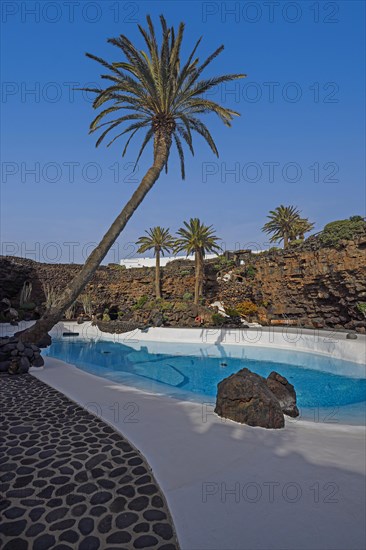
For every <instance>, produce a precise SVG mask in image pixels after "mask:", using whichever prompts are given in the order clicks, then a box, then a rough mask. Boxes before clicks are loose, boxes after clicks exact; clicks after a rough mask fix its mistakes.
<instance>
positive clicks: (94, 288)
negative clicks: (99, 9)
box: [0, 237, 366, 332]
mask: <svg viewBox="0 0 366 550" xmlns="http://www.w3.org/2000/svg"><path fill="white" fill-rule="evenodd" d="M242 262H244V263H242V265H238V266H235V265H234V266H233V265H232V263H233V262H230V261H227V262H225V261H221V262H217V261H210V262H207V265H206V288H205V293H206V304H205V305H206V306H207V305H208V304H209V303H211V302H213V301H216V300H219V301H222V302H223V303H224V304H225V306H228V307H231V308H235V307H236V306H237V304H239V303H240V302H243V301H249V302H252V303H253V304H255V305H256V306H258V313H257V318H258V320H259V321H260V322H261V323H262V324H281V323H293V324H295V323H296V324H299V325H302V326H317V327H322V326H327V327H334V328H337V329H340V328H345V329H355V330H357V331H359V332H365V331H366V318H365V316H366V238H365V237H361V238H360V239H358V240H357V241H343V242H341V243H340V245H339V246H338V248H337V249H335V248H326V247H324V248H320V249H317V250H306V249H302V248H299V249H293V250H287V251H283V250H276V251H269V252H265V253H262V254H251V253H248V254H246V255H244V258H243V259H242ZM78 269H80V266H78V265H65V264H61V265H60V264H56V265H54V264H41V263H37V262H34V261H32V260H27V259H21V258H16V257H0V282H1V284H0V301H1V300H3V299H4V298H6V299H7V300H10V302H11V306H12V307H13V308H14V309H15V310H17V311H18V312H19V314H20V317H21V318H31V317H33V318H34V317H37V316H38V315H39V314H41V313H42V310H43V308H44V303H45V300H46V297H45V285H46V286H47V285H48V288H52V289H54V290H55V291H56V292H59V291H60V290H62V288H63V287H64V286H65V284H66V283H67V282H68V281H69V280H70V278H72V277H73V275H74V274H75V273H76V272H77V271H78ZM162 276H163V281H162V291H163V296H164V300H163V301H162V302H160V303H159V304H157V303H155V302H154V298H153V296H154V283H153V281H154V269H152V268H142V269H131V270H126V269H123V268H121V267H120V266H117V265H114V264H113V265H108V266H102V267H100V268H99V269H98V271H97V273H96V274H95V276H94V277H93V279H92V281H91V283H90V284H89V285H88V286H87V288H86V289H85V293H86V294H87V295H88V296H89V297H90V299H91V300H92V309H93V312H94V313H98V314H99V316H100V317H102V316H103V315H104V316H105V317H106V316H107V315H110V316H111V318H112V319H113V318H116V317H117V316H118V315H119V317H125V316H127V317H129V318H130V319H131V318H135V319H140V320H143V321H146V320H148V319H149V318H151V315H152V312H153V313H154V314H155V313H156V311H160V312H161V313H162V315H163V317H162V318H163V319H164V322H165V324H168V325H169V324H170V325H182V326H190V325H192V324H194V319H195V316H196V315H197V314H200V315H201V314H202V311H201V310H202V308H201V310H200V309H199V308H195V307H194V306H193V305H192V294H193V291H194V265H193V262H190V261H186V260H177V261H174V262H171V263H170V264H168V265H167V266H166V267H165V268H163V269H162ZM27 282H30V283H31V293H30V295H29V296H26V302H24V285H25V284H27ZM22 289H23V300H22V299H21V293H22ZM2 309H3V312H2V313H0V315H1V320H3V321H4V320H6V313H4V310H5V306H4V307H3V308H2ZM82 310H83V306H82V304H81V302H80V303H78V304H77V307H76V310H75V312H74V314H75V315H77V314H80V313H81V312H82ZM204 311H207V310H204Z"/></svg>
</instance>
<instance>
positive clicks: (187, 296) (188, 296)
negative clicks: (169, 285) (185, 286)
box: [183, 292, 193, 302]
mask: <svg viewBox="0 0 366 550" xmlns="http://www.w3.org/2000/svg"><path fill="white" fill-rule="evenodd" d="M192 299H193V294H191V292H185V293H184V294H183V300H184V301H185V302H190V301H191V300H192Z"/></svg>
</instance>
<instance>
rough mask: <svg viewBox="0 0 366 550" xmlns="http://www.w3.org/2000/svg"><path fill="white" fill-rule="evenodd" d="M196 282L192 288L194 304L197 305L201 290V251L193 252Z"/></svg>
mask: <svg viewBox="0 0 366 550" xmlns="http://www.w3.org/2000/svg"><path fill="white" fill-rule="evenodd" d="M195 264H196V280H195V286H194V303H195V304H196V305H198V304H199V301H200V298H201V296H202V289H203V256H202V252H201V250H199V249H197V250H196V251H195Z"/></svg>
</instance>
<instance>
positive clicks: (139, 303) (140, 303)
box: [132, 294, 149, 310]
mask: <svg viewBox="0 0 366 550" xmlns="http://www.w3.org/2000/svg"><path fill="white" fill-rule="evenodd" d="M148 300H149V297H148V296H146V294H144V295H143V296H140V298H139V299H138V300H137V302H136V304H135V305H134V306H132V309H134V310H136V309H142V308H143V307H144V305H145V304H146V302H147V301H148Z"/></svg>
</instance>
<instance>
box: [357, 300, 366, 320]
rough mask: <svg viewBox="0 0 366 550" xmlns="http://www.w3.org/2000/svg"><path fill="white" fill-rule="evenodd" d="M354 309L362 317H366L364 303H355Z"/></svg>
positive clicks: (365, 304)
mask: <svg viewBox="0 0 366 550" xmlns="http://www.w3.org/2000/svg"><path fill="white" fill-rule="evenodd" d="M356 308H357V310H358V311H359V312H360V313H361V314H362V315H363V316H364V317H366V302H357V304H356Z"/></svg>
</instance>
